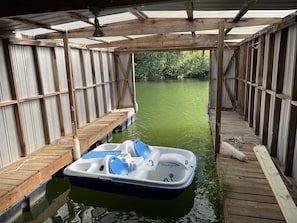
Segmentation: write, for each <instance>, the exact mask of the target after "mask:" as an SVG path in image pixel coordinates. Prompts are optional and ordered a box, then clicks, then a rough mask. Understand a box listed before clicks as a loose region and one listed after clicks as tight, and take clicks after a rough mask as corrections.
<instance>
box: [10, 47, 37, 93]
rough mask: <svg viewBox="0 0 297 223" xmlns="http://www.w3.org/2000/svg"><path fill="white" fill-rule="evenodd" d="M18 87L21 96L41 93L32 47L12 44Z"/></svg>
mask: <svg viewBox="0 0 297 223" xmlns="http://www.w3.org/2000/svg"><path fill="white" fill-rule="evenodd" d="M10 50H11V54H12V64H13V69H14V73H15V76H16V85H17V86H16V87H17V90H18V93H19V97H20V98H28V97H32V96H36V95H38V94H39V89H38V85H37V77H36V70H35V64H34V57H33V51H32V47H30V46H20V45H10Z"/></svg>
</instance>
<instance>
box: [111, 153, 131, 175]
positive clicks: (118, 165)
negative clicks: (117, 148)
mask: <svg viewBox="0 0 297 223" xmlns="http://www.w3.org/2000/svg"><path fill="white" fill-rule="evenodd" d="M108 165H109V172H110V173H113V174H118V175H125V174H127V173H128V172H129V165H128V163H126V162H124V161H122V160H121V159H120V158H118V157H116V156H112V157H110V158H109V161H108Z"/></svg>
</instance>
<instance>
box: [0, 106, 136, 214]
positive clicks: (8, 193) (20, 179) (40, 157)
mask: <svg viewBox="0 0 297 223" xmlns="http://www.w3.org/2000/svg"><path fill="white" fill-rule="evenodd" d="M133 114H134V109H133V108H129V109H121V110H117V111H114V112H112V113H110V114H108V115H106V116H104V117H101V118H99V119H97V120H95V121H94V122H92V123H90V124H88V125H86V126H85V127H83V128H80V129H79V130H78V139H79V141H80V148H81V152H82V153H84V152H86V151H87V150H88V148H89V147H90V146H91V145H93V144H94V143H96V142H97V141H98V140H100V139H102V138H103V137H105V136H106V135H107V134H109V133H110V132H112V131H113V130H114V129H115V128H116V127H117V126H119V125H121V124H122V123H123V122H125V121H126V120H127V119H128V118H130V117H131V116H132V115H133ZM72 148H73V141H72V136H71V135H69V136H65V137H61V138H60V139H58V140H56V141H55V142H54V143H52V144H50V145H47V146H45V147H43V148H41V149H39V150H37V151H35V152H33V153H31V154H30V155H28V156H27V157H24V158H21V159H19V160H18V161H16V162H14V163H12V164H11V165H9V166H7V167H4V168H2V169H0V216H1V214H2V213H4V212H5V211H6V210H7V209H8V208H9V207H11V206H13V205H15V204H17V203H21V202H22V201H25V199H26V196H28V195H29V194H30V193H31V192H32V191H34V190H35V189H36V188H38V187H39V186H40V185H41V184H43V183H44V182H46V181H47V179H50V177H51V176H52V175H53V174H55V173H56V172H58V171H59V170H60V169H62V168H63V167H65V166H66V165H67V164H69V163H71V162H72V161H73V156H72ZM26 202H28V201H26ZM29 202H30V201H29ZM29 205H30V204H29Z"/></svg>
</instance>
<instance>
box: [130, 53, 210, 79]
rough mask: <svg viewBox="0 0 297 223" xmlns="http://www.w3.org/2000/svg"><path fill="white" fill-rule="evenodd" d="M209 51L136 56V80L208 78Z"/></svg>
mask: <svg viewBox="0 0 297 223" xmlns="http://www.w3.org/2000/svg"><path fill="white" fill-rule="evenodd" d="M208 71H209V51H176V52H157V53H139V54H135V73H136V74H135V75H136V80H158V79H177V78H207V77H208Z"/></svg>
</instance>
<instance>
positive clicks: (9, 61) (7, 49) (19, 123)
mask: <svg viewBox="0 0 297 223" xmlns="http://www.w3.org/2000/svg"><path fill="white" fill-rule="evenodd" d="M2 43H3V52H4V59H5V63H6V67H7V72H8V77H9V84H10V89H11V96H12V98H13V99H15V100H16V101H17V103H16V104H15V105H14V106H13V107H14V111H15V119H16V125H17V131H18V138H19V141H20V146H21V156H23V157H25V156H27V154H28V151H27V145H26V140H25V133H24V126H23V116H22V111H21V110H22V109H21V105H20V103H19V99H20V98H19V92H18V89H17V87H16V86H17V83H16V75H15V73H14V68H13V60H12V55H11V51H10V47H9V40H8V39H4V40H3V41H2Z"/></svg>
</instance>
